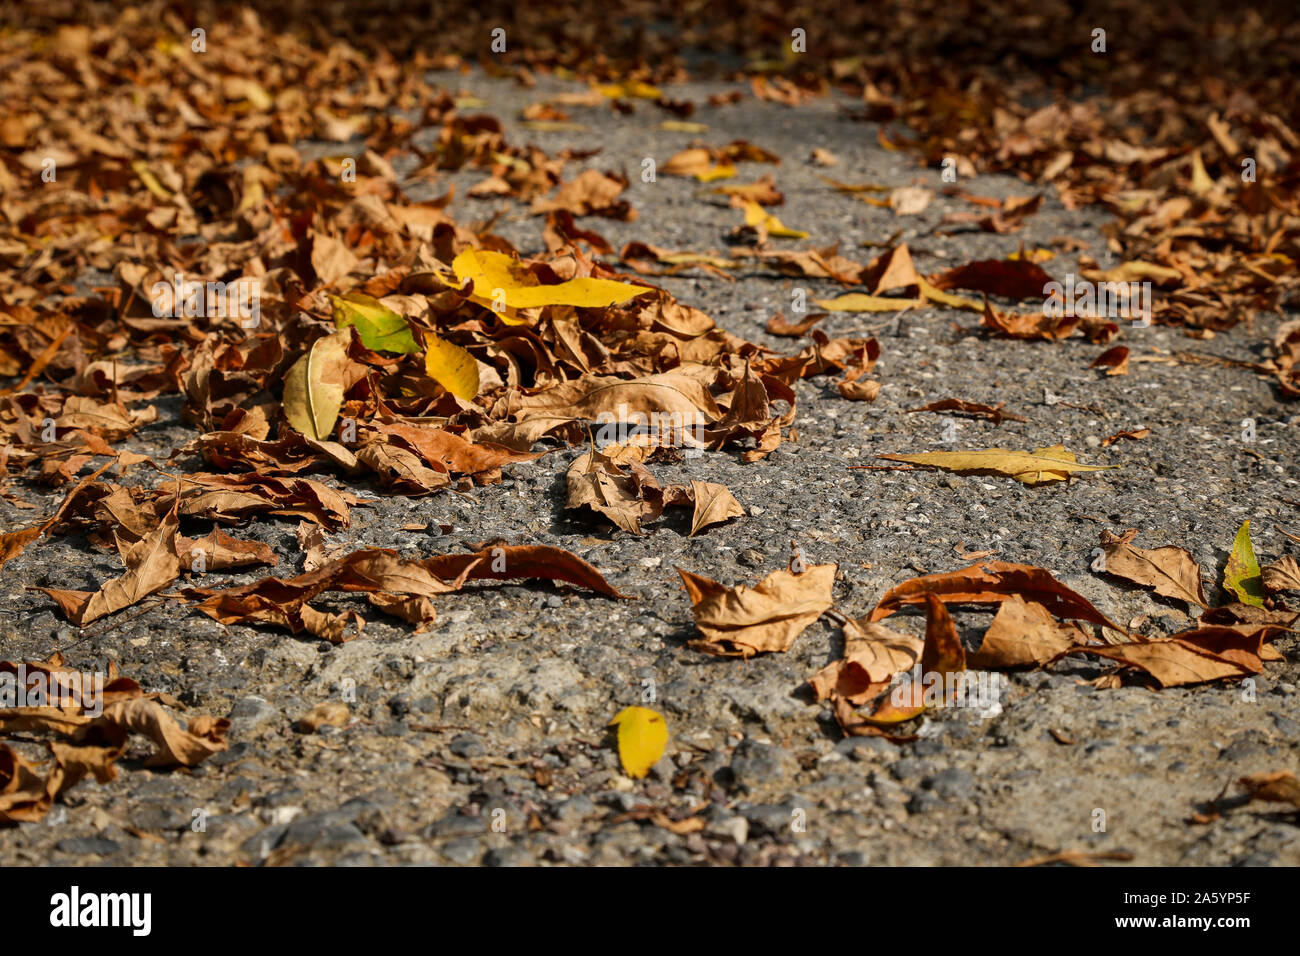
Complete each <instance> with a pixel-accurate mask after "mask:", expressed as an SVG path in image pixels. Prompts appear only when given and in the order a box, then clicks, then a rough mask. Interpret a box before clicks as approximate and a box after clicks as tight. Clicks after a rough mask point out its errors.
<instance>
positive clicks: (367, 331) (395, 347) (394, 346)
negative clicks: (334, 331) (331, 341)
mask: <svg viewBox="0 0 1300 956" xmlns="http://www.w3.org/2000/svg"><path fill="white" fill-rule="evenodd" d="M330 302H331V303H332V304H333V306H334V324H335V325H337V326H338V327H339V328H340V329H345V328H347V327H348V326H352V327H353V328H355V329H356V330H357V335H359V336H360V337H361V344H362V345H364V346H365V347H366V348H368V349H370V350H371V351H372V352H400V353H402V354H403V355H406V354H409V353H411V352H418V351H420V345H419V343H418V342H416V341H415V336H413V335H412V334H411V327H410V326H409V325H408V324H407V322H406V319H404V318H402V317H401V316H400V315H398V314H397V313H396V312H394V311H393V310H392V309H389V308H388V307H387V306H385V305H384V304H383V303H382V302H380V301H379V300H378V299H372V298H371V297H370V296H368V295H363V294H361V293H360V292H350V293H348V294H347V295H345V296H337V295H332V296H330Z"/></svg>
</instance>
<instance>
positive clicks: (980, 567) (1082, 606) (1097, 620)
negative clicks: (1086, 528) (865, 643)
mask: <svg viewBox="0 0 1300 956" xmlns="http://www.w3.org/2000/svg"><path fill="white" fill-rule="evenodd" d="M927 594H933V595H935V596H936V597H938V598H939V600H941V601H943V602H944V603H945V604H1001V603H1002V602H1004V601H1006V600H1008V599H1009V598H1010V597H1011V596H1012V595H1019V596H1020V597H1022V598H1024V599H1025V600H1026V601H1032V602H1035V603H1037V604H1041V605H1042V606H1043V607H1045V608H1046V609H1047V610H1048V611H1050V612H1051V613H1052V614H1053V615H1054V616H1055V617H1058V618H1068V619H1077V620H1083V621H1089V622H1091V623H1093V624H1098V625H1102V626H1104V627H1109V628H1111V629H1112V630H1115V631H1118V632H1119V633H1121V634H1124V633H1127V632H1126V631H1125V629H1124V628H1122V627H1120V626H1119V625H1118V624H1116V623H1115V622H1114V621H1112V620H1110V618H1108V617H1106V615H1104V614H1102V613H1101V612H1100V611H1099V610H1097V608H1095V607H1094V606H1093V605H1092V602H1091V601H1089V600H1088V599H1087V598H1085V597H1084V596H1083V595H1081V594H1078V593H1076V592H1075V591H1072V590H1070V589H1069V588H1068V587H1066V586H1065V585H1064V584H1062V583H1061V582H1060V581H1058V580H1056V578H1054V577H1053V576H1052V574H1051V572H1050V571H1048V570H1046V569H1045V568H1036V567H1033V566H1031V565H1027V564H1011V563H1008V562H1004V561H979V562H976V563H975V564H972V565H969V566H968V567H965V568H962V569H961V570H959V571H945V572H940V573H938V574H926V575H922V576H921V577H917V578H911V579H910V580H907V581H904V582H903V583H902V584H896V585H894V587H892V588H890V589H889V590H888V591H886V592H885V595H884V596H883V597H882V598H881V599H880V603H878V604H877V605H876V607H875V609H874V610H872V612H871V617H870V619H871V620H872V621H880V620H883V619H884V618H887V617H889V616H890V615H891V614H893V613H895V612H896V611H898V610H900V609H901V608H903V607H905V606H908V605H913V604H921V603H923V602H924V601H925V599H926V595H927Z"/></svg>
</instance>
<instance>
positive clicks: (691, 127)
mask: <svg viewBox="0 0 1300 956" xmlns="http://www.w3.org/2000/svg"><path fill="white" fill-rule="evenodd" d="M657 128H658V129H661V130H663V131H664V132H665V133H707V132H708V131H709V126H708V124H707V123H688V122H686V121H685V120H664V121H663V122H662V123H660V124H659V126H658V127H657Z"/></svg>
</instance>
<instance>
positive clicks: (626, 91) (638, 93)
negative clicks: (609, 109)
mask: <svg viewBox="0 0 1300 956" xmlns="http://www.w3.org/2000/svg"><path fill="white" fill-rule="evenodd" d="M597 89H598V90H600V92H601V93H603V94H605V95H606V96H608V97H609V98H610V99H611V100H625V99H631V98H634V97H635V98H638V99H643V100H658V99H663V95H664V94H663V91H662V90H661V89H659V87H657V86H651V85H650V84H649V83H642V82H640V81H639V80H628V81H627V82H626V83H607V84H605V85H604V86H599V87H597Z"/></svg>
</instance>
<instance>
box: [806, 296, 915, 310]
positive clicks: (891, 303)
mask: <svg viewBox="0 0 1300 956" xmlns="http://www.w3.org/2000/svg"><path fill="white" fill-rule="evenodd" d="M813 302H814V303H816V305H817V307H818V308H819V309H825V310H827V311H828V312H893V311H895V310H897V309H907V308H912V307H914V306H918V305H924V304H925V302H924V300H922V299H890V298H887V297H886V296H883V295H866V294H865V293H862V292H850V293H848V294H846V295H842V296H839V297H838V298H834V299H813Z"/></svg>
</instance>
